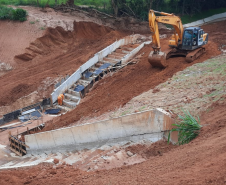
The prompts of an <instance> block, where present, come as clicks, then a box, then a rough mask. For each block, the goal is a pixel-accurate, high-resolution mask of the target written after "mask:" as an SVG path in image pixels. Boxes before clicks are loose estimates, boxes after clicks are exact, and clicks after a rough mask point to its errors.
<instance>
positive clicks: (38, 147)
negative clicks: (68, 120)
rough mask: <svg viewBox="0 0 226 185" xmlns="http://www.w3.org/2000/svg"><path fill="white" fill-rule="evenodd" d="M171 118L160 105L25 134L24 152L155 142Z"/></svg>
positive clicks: (162, 133) (167, 127) (71, 149)
mask: <svg viewBox="0 0 226 185" xmlns="http://www.w3.org/2000/svg"><path fill="white" fill-rule="evenodd" d="M173 122H174V120H173V119H172V118H171V117H170V114H169V113H167V112H165V111H164V110H162V109H155V110H150V111H145V112H140V113H136V114H130V115H126V116H122V117H118V118H114V119H111V120H105V121H100V122H96V123H92V124H83V125H79V126H73V127H67V128H62V129H57V130H52V131H48V132H41V133H37V134H31V135H26V136H25V143H26V145H28V146H29V148H27V153H41V152H47V151H49V152H56V151H61V150H69V151H73V150H82V149H85V148H87V149H90V148H95V147H98V146H100V145H102V144H105V143H111V144H113V143H117V142H120V141H131V140H132V141H137V140H142V139H150V140H151V141H153V142H155V141H158V140H160V139H162V138H163V137H164V132H165V131H168V130H170V129H171V125H172V123H173Z"/></svg>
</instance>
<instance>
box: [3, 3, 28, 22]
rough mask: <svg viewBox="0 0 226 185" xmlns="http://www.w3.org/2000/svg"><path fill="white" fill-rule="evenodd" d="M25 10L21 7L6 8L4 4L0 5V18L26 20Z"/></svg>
mask: <svg viewBox="0 0 226 185" xmlns="http://www.w3.org/2000/svg"><path fill="white" fill-rule="evenodd" d="M26 17H27V11H26V10H23V9H21V8H17V9H15V10H14V9H13V8H8V7H6V6H0V19H3V20H4V19H11V20H18V21H21V22H23V21H26V20H27V18H26Z"/></svg>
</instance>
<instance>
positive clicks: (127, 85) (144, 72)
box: [45, 21, 226, 130]
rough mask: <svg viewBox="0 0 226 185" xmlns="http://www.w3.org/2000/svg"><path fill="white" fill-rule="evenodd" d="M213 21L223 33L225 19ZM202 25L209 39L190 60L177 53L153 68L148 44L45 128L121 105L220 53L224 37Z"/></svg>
mask: <svg viewBox="0 0 226 185" xmlns="http://www.w3.org/2000/svg"><path fill="white" fill-rule="evenodd" d="M214 25H215V26H218V27H220V28H221V30H222V32H221V33H220V34H221V36H222V37H224V35H225V32H224V31H223V30H226V28H225V26H224V25H225V21H223V22H218V23H214ZM203 28H204V30H205V31H206V32H207V33H209V43H208V44H207V46H206V53H205V54H204V55H202V56H201V57H200V58H199V59H197V60H196V61H194V62H193V63H190V64H189V63H186V62H185V58H183V57H176V58H170V59H169V60H168V62H169V63H170V65H169V67H167V68H166V69H163V70H162V69H158V68H152V67H151V66H150V64H149V63H148V62H147V58H148V55H149V52H150V50H151V49H150V48H151V45H147V46H145V47H144V48H143V49H142V50H141V51H140V52H139V53H138V55H141V54H143V55H142V56H141V57H140V58H139V59H137V60H138V61H139V62H138V63H137V64H136V65H131V66H128V67H126V68H124V69H122V70H121V71H119V72H117V73H115V74H114V75H113V76H109V77H107V78H105V79H103V80H101V81H100V82H98V83H97V84H96V85H95V86H94V88H93V89H92V91H90V93H89V94H88V95H87V96H86V97H85V98H84V99H83V100H82V102H81V103H80V104H79V105H78V106H77V107H76V109H74V110H73V111H71V112H69V113H68V114H67V115H64V116H61V117H60V118H58V119H57V120H54V121H53V122H51V123H49V124H48V125H47V127H46V128H45V129H46V130H51V129H55V128H59V127H63V126H67V125H70V124H72V123H75V124H76V122H77V121H79V120H80V119H86V120H87V119H89V118H93V117H97V116H100V115H102V114H104V113H107V112H111V111H115V110H117V109H118V108H119V107H121V106H124V105H125V104H126V103H127V102H129V101H130V100H131V99H132V98H133V97H136V96H138V95H140V94H141V93H143V92H146V91H148V90H150V89H154V88H155V87H156V86H158V85H159V84H161V83H163V82H166V81H167V80H168V79H169V78H171V77H172V76H173V75H174V74H176V73H177V72H179V71H182V70H183V69H185V68H187V67H188V66H191V65H193V64H195V63H200V62H203V61H205V60H207V59H209V58H212V57H214V56H217V55H219V54H221V51H220V47H221V45H222V42H223V43H225V44H226V41H225V42H224V40H220V39H219V33H218V34H215V32H214V31H213V30H212V26H209V25H207V26H204V27H203ZM168 39H169V38H166V39H162V40H161V45H162V50H163V51H164V50H167V49H168Z"/></svg>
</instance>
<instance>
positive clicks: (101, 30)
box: [73, 22, 112, 39]
mask: <svg viewBox="0 0 226 185" xmlns="http://www.w3.org/2000/svg"><path fill="white" fill-rule="evenodd" d="M111 31H112V29H111V28H109V27H105V26H100V25H97V24H95V23H92V22H89V23H84V22H77V23H75V24H74V31H73V33H74V34H75V36H76V37H78V38H85V39H95V38H98V37H101V36H103V35H105V34H107V33H109V32H111Z"/></svg>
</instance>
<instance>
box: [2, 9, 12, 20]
mask: <svg viewBox="0 0 226 185" xmlns="http://www.w3.org/2000/svg"><path fill="white" fill-rule="evenodd" d="M12 10H13V9H12V8H8V7H5V6H0V19H10V17H11V16H12Z"/></svg>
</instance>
